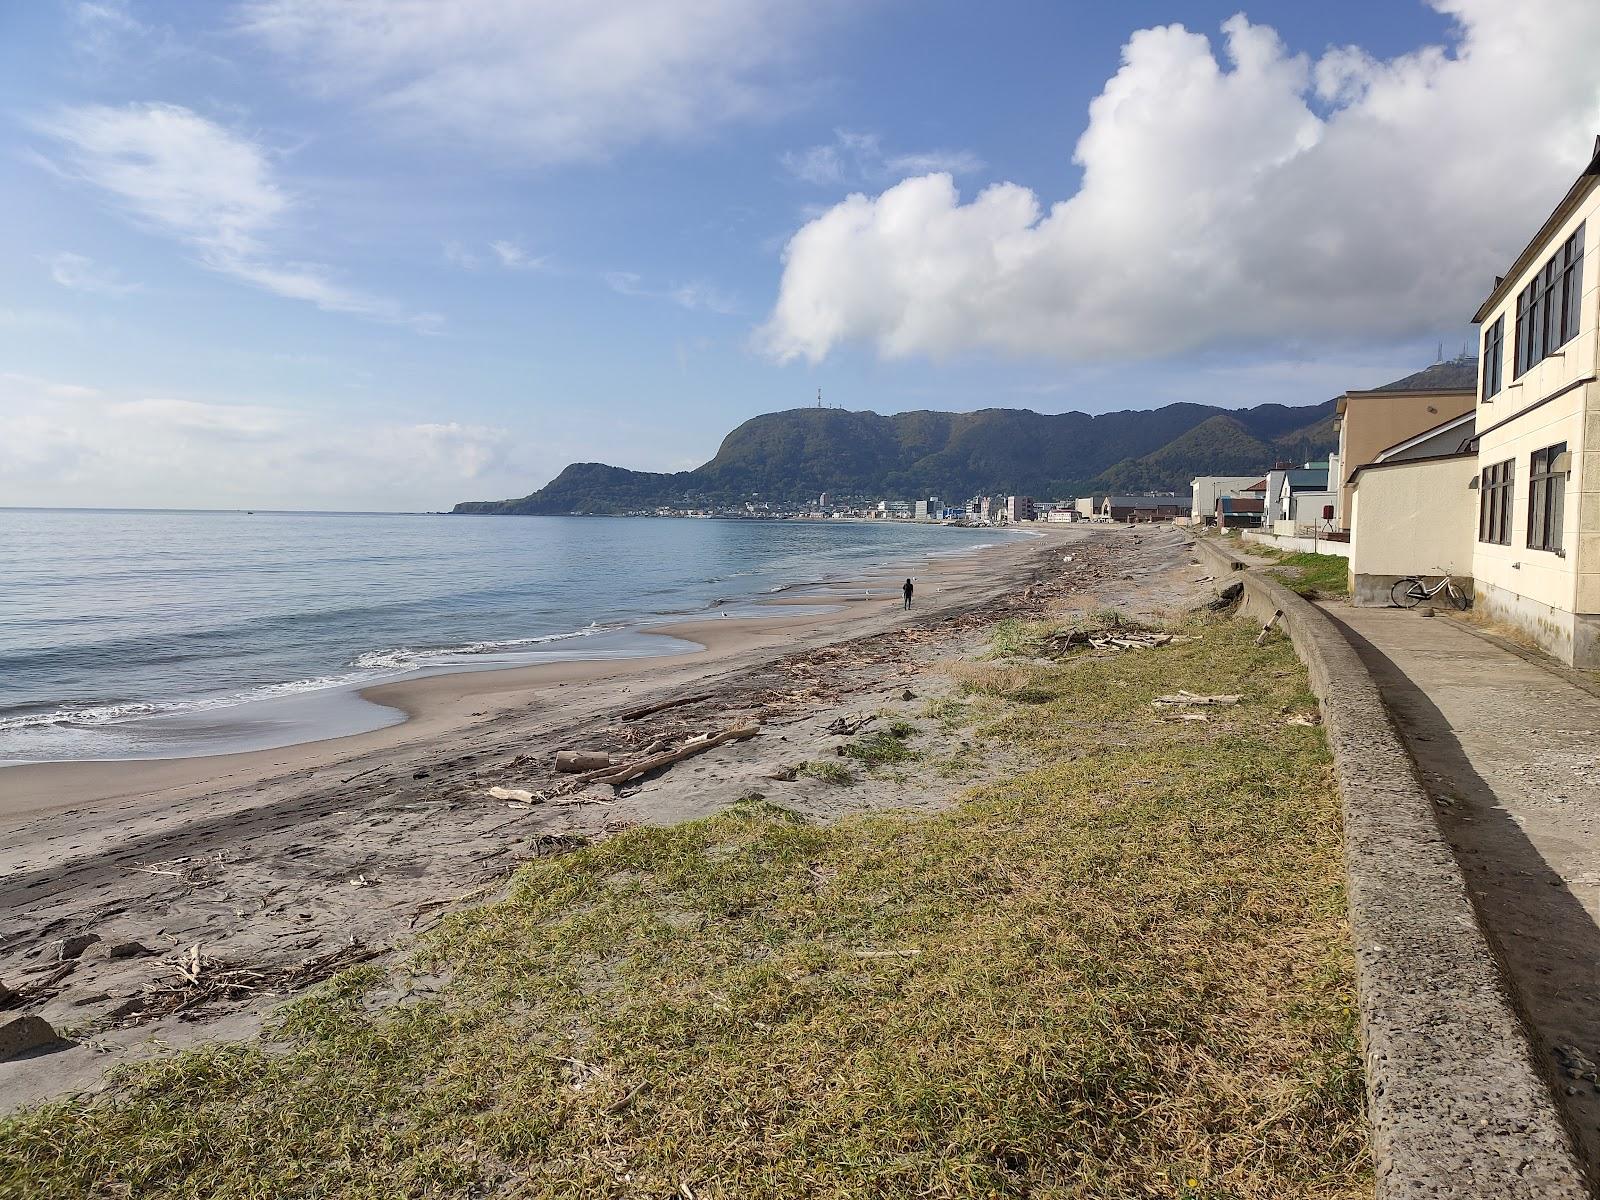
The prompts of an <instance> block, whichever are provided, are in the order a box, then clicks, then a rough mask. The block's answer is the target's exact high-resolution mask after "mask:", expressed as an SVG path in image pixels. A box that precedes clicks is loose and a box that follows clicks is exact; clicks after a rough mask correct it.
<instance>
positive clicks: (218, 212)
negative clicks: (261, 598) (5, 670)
mask: <svg viewBox="0 0 1600 1200" xmlns="http://www.w3.org/2000/svg"><path fill="white" fill-rule="evenodd" d="M1597 50H1600V5H1595V4H1593V3H1592V2H1590V0H1525V2H1524V3H1520V4H1516V5H1510V4H1506V3H1504V2H1503V0H1431V3H1421V2H1417V3H1411V2H1409V0H1400V2H1395V0H1361V2H1357V3H1351V4H1347V5H1339V6H1309V5H1302V4H1295V3H1288V2H1286V0H1278V2H1276V3H1264V4H1260V5H1256V6H1252V7H1250V8H1248V9H1247V10H1245V11H1244V12H1240V10H1239V7H1238V5H1237V4H1236V3H1210V2H1208V0H1184V2H1181V3H1180V2H1173V3H1153V2H1149V0H1136V2H1133V3H1128V4H1124V5H1115V6H1111V5H1090V4H1076V3H1074V4H1059V3H1054V2H1050V0H1026V2H1019V3H1016V4H1010V5H1004V6H983V7H981V8H979V7H975V6H972V5H968V4H957V3H954V2H953V0H933V2H930V3H925V4H911V3H909V2H907V0H871V2H868V3H859V4H851V5H846V4H842V3H837V2H835V0H824V2H823V3H820V4H815V5H792V4H776V3H767V2H763V0H617V2H616V3H613V4H608V5H582V4H574V3H570V2H557V0H536V2H513V0H476V2H474V3H466V4H461V5H448V6H445V5H431V4H413V3H399V4H396V3H385V2H384V0H233V2H229V3H218V4H215V5H193V4H185V3H179V2H177V0H143V2H141V0H82V2H78V0H61V2H58V3H39V4H26V5H24V4H12V5H7V6H5V7H4V8H0V152H3V156H4V157H3V161H4V164H5V165H4V168H3V170H4V178H5V187H4V188H0V223H3V227H4V228H5V229H6V230H7V231H8V235H9V236H7V237H6V238H5V239H4V240H3V242H0V279H3V281H4V284H3V288H0V505H12V506H15V505H39V506H49V505H85V506H108V507H109V506H122V507H191V508H258V509H282V508H306V509H342V510H383V509H391V510H392V509H399V510H426V509H437V508H444V507H448V506H449V505H451V504H452V503H454V502H455V501H458V500H463V499H471V498H483V497H501V496H519V495H524V494H527V493H529V492H531V491H533V490H534V489H536V488H538V487H540V486H541V485H543V484H544V483H545V482H547V481H548V480H549V479H550V478H551V477H552V476H554V475H555V474H556V473H557V472H558V471H559V470H560V469H561V468H562V467H563V466H564V465H565V464H567V463H568V462H572V461H603V462H607V463H611V464H614V465H618V466H624V467H629V468H634V469H638V470H654V471H671V470H681V469H685V468H688V467H693V466H696V465H699V464H700V463H701V462H704V461H705V460H707V459H709V458H710V457H711V456H712V455H713V454H714V453H715V451H716V447H717V443H718V441H719V440H720V439H721V437H722V436H723V434H725V433H726V432H727V431H728V430H730V429H731V428H733V427H734V426H735V425H737V424H738V423H739V422H741V421H743V420H745V419H747V418H749V417H751V416H754V415H756V414H758V413H762V412H770V411H773V410H776V409H783V408H803V407H807V406H809V405H813V404H815V403H816V402H817V398H818V389H819V388H820V389H821V396H822V399H823V402H824V403H825V404H827V405H828V406H830V407H832V406H842V407H845V408H850V409H872V410H875V411H878V412H884V413H892V412H898V411H905V410H910V409H921V408H931V409H945V410H970V409H976V408H985V407H1019V408H1032V409H1035V410H1037V411H1040V412H1062V411H1067V410H1070V409H1078V410H1081V411H1085V412H1091V413H1094V412H1105V411H1110V410H1115V409H1125V408H1153V407H1158V406H1160V405H1164V404H1169V403H1173V402H1177V401H1192V402H1198V403H1205V404H1216V405H1221V406H1224V407H1246V406H1251V405H1256V404H1261V403H1270V402H1276V403H1284V404H1307V405H1309V404H1314V403H1317V402H1320V401H1322V400H1326V399H1328V398H1329V397H1331V396H1334V395H1336V394H1338V393H1340V392H1343V391H1345V390H1346V389H1349V388H1362V387H1370V386H1374V385H1376V384H1378V383H1381V382H1384V381H1386V380H1389V379H1393V378H1396V377H1399V376H1401V375H1405V374H1407V373H1409V372H1411V371H1414V370H1417V369H1419V368H1420V367H1423V366H1425V365H1427V364H1428V363H1429V362H1431V361H1433V360H1434V358H1435V357H1436V355H1437V354H1439V353H1440V351H1441V347H1442V353H1443V355H1444V356H1445V357H1452V356H1454V355H1455V354H1456V353H1458V352H1459V350H1460V349H1461V347H1462V343H1463V341H1464V340H1466V341H1467V346H1466V348H1467V350H1468V351H1469V352H1470V353H1475V352H1476V345H1475V342H1474V341H1472V340H1470V339H1472V337H1473V334H1472V331H1471V327H1470V316H1471V313H1472V311H1473V310H1474V308H1475V307H1476V306H1477V304H1478V303H1479V302H1480V301H1481V300H1482V299H1483V298H1484V296H1485V295H1486V294H1487V292H1488V290H1489V288H1490V286H1491V284H1492V282H1493V278H1494V274H1495V272H1496V271H1503V270H1504V269H1505V267H1506V264H1507V263H1509V262H1510V261H1511V259H1512V257H1513V256H1514V255H1515V253H1516V252H1517V250H1518V249H1519V248H1520V247H1521V246H1522V245H1523V244H1525V243H1526V241H1527V239H1528V238H1529V237H1530V236H1531V235H1532V234H1533V232H1534V228H1533V226H1532V225H1531V224H1530V214H1543V213H1547V212H1549V211H1550V210H1551V209H1552V208H1553V207H1554V205H1555V204H1556V202H1557V201H1558V200H1559V199H1560V197H1561V195H1562V194H1563V193H1564V192H1565V190H1566V189H1567V187H1568V185H1569V184H1570V183H1571V181H1572V179H1573V178H1574V177H1575V176H1576V175H1577V173H1578V171H1579V170H1581V169H1582V167H1583V166H1584V164H1585V162H1586V161H1587V157H1588V153H1589V150H1590V147H1591V143H1592V139H1593V137H1594V135H1595V134H1596V133H1600V76H1596V74H1595V72H1594V70H1593V62H1594V61H1595V53H1596V51H1597Z"/></svg>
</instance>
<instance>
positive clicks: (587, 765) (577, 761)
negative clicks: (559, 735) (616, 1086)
mask: <svg viewBox="0 0 1600 1200" xmlns="http://www.w3.org/2000/svg"><path fill="white" fill-rule="evenodd" d="M619 762H620V760H618V759H617V758H615V757H614V756H612V755H610V754H607V753H606V752H605V751H604V750H561V751H558V752H557V754H556V770H558V771H562V772H565V773H566V774H568V775H576V774H578V773H579V772H580V771H593V770H595V769H597V768H600V767H615V766H618V765H619Z"/></svg>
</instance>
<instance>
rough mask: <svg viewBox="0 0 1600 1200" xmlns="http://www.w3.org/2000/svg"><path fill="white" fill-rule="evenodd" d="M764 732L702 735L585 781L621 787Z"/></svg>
mask: <svg viewBox="0 0 1600 1200" xmlns="http://www.w3.org/2000/svg"><path fill="white" fill-rule="evenodd" d="M760 732H761V726H759V725H739V726H736V727H735V728H733V729H725V730H723V731H722V732H721V733H713V734H702V735H701V736H700V737H698V738H695V739H694V740H692V741H690V742H688V743H686V744H685V745H683V746H680V747H679V748H678V749H676V750H668V751H666V752H665V753H663V754H652V755H650V756H648V757H646V758H636V759H634V760H633V761H632V762H628V763H624V764H623V765H622V766H620V767H617V768H616V769H614V770H601V771H596V772H592V773H590V774H589V775H587V776H586V777H585V779H586V781H590V782H594V783H609V784H610V785H611V786H612V787H621V786H622V785H623V784H625V783H627V782H628V781H629V780H630V779H637V778H639V776H641V775H646V774H649V773H650V772H651V771H654V770H655V769H656V768H658V767H666V766H670V765H671V764H673V763H675V762H681V761H682V760H684V759H686V758H690V757H693V756H694V755H696V754H700V753H702V752H703V751H706V750H711V749H714V748H715V747H717V746H722V745H726V744H727V743H728V742H737V741H741V740H743V739H744V738H752V737H755V735H756V734H758V733H760Z"/></svg>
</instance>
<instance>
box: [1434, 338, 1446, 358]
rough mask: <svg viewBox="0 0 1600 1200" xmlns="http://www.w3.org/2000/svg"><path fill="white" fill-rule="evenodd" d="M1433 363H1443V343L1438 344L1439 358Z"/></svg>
mask: <svg viewBox="0 0 1600 1200" xmlns="http://www.w3.org/2000/svg"><path fill="white" fill-rule="evenodd" d="M1433 361H1434V362H1443V361H1444V343H1443V342H1440V343H1439V357H1438V358H1436V359H1434V360H1433Z"/></svg>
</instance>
